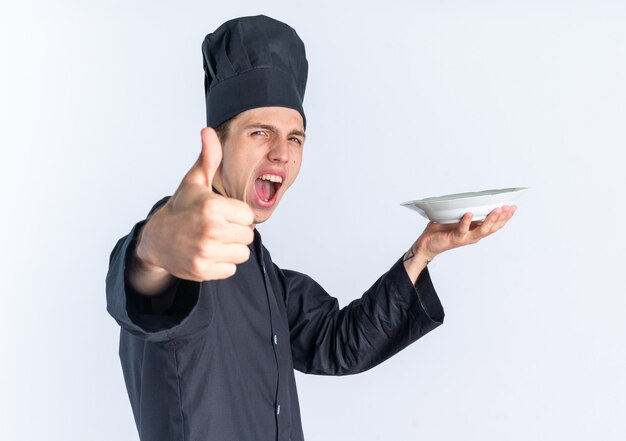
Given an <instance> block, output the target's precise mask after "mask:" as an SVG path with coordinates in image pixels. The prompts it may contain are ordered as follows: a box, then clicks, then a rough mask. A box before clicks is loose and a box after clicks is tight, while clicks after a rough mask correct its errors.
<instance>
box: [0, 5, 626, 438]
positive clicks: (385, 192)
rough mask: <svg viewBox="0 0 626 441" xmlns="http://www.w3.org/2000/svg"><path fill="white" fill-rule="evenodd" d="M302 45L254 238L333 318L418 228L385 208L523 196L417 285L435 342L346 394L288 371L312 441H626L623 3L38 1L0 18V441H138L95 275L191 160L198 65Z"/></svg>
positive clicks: (353, 381)
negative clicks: (232, 42) (262, 43)
mask: <svg viewBox="0 0 626 441" xmlns="http://www.w3.org/2000/svg"><path fill="white" fill-rule="evenodd" d="M259 13H262V14H265V15H269V16H271V17H274V18H277V19H279V20H281V21H284V22H286V23H289V24H290V25H291V26H293V27H294V28H295V29H296V30H297V32H298V33H299V35H300V37H301V38H302V39H303V40H304V42H305V45H306V50H307V56H308V60H309V65H310V71H309V81H308V88H307V93H306V97H305V111H306V113H307V118H308V121H309V125H308V127H307V135H308V139H307V144H306V146H305V153H304V163H303V167H302V170H301V174H300V176H299V178H298V180H297V181H296V184H295V185H294V186H293V187H292V189H291V190H290V191H289V192H288V193H287V196H286V197H285V198H284V199H283V202H282V204H281V206H280V207H279V208H278V210H277V211H276V213H275V216H274V217H273V218H272V219H271V220H270V221H269V222H267V223H265V224H263V225H261V226H259V231H260V232H261V233H262V234H263V238H264V242H265V244H266V246H267V247H268V248H269V250H270V251H271V252H272V255H273V257H274V260H275V262H276V263H277V264H278V265H279V266H282V267H284V268H291V269H296V270H300V271H303V272H306V273H308V274H309V275H311V276H312V277H313V278H315V279H316V280H317V281H318V282H320V283H321V284H322V286H324V287H325V288H326V289H327V290H328V291H329V292H330V293H331V294H332V295H334V296H336V297H337V298H338V299H339V301H340V304H341V305H346V304H347V303H348V302H349V301H350V300H352V299H354V298H356V297H357V296H359V295H360V294H361V293H362V292H363V291H364V290H365V289H366V288H367V287H369V286H370V284H371V283H372V282H373V281H374V280H376V278H378V276H379V275H380V274H382V273H383V272H384V271H386V270H387V269H388V268H389V267H390V266H391V265H392V264H393V263H394V262H395V260H396V259H398V258H399V257H400V255H401V254H402V253H403V252H404V251H406V249H407V248H408V247H409V246H410V245H411V244H412V243H413V241H414V240H415V239H416V238H417V237H418V236H419V234H420V233H421V231H422V229H423V228H424V227H425V225H426V221H425V220H424V219H422V218H421V217H419V215H418V214H417V213H415V212H412V211H409V210H407V209H406V208H403V207H401V206H400V205H399V204H400V203H401V202H403V201H406V200H410V199H418V198H422V197H427V196H437V195H441V194H446V193H455V192H463V191H477V190H483V189H488V188H502V187H513V186H529V187H532V190H530V191H529V192H527V193H526V194H525V195H524V196H523V197H522V198H521V199H520V200H519V203H518V206H519V209H518V211H517V213H516V215H515V217H514V218H513V220H512V221H511V222H510V223H509V224H508V225H507V227H506V228H505V229H503V230H502V231H500V232H499V233H498V234H496V235H494V236H492V237H489V238H487V239H485V240H484V241H482V242H481V243H479V244H477V245H475V246H471V247H466V248H463V249H457V250H453V251H450V252H448V253H445V254H443V255H441V256H439V257H438V258H437V259H436V260H435V261H434V262H433V263H432V264H431V265H430V271H431V275H432V278H433V281H434V284H435V287H436V289H437V291H438V293H439V295H440V297H441V300H442V303H443V305H444V308H445V311H446V319H445V323H444V324H443V325H442V326H441V327H439V328H437V329H436V330H435V331H433V332H432V333H431V334H429V335H427V336H426V337H424V338H423V339H422V340H420V341H418V342H416V343H415V344H414V345H412V346H410V347H409V348H407V349H406V350H404V351H403V352H401V353H400V354H398V355H397V356H396V357H394V358H392V359H390V360H389V361H388V362H386V363H384V364H382V365H380V366H379V367H377V368H375V369H373V370H371V371H369V372H366V373H364V374H361V375H357V376H351V377H337V378H329V377H316V376H305V375H300V374H299V375H298V376H297V380H298V386H299V394H300V403H301V407H302V412H303V424H304V430H305V435H306V436H307V439H308V440H312V441H314V440H325V441H335V440H337V441H338V440H360V441H370V440H371V441H373V440H397V441H408V440H417V439H420V440H423V441H431V440H438V441H439V440H446V441H448V440H459V439H463V440H503V439H504V440H555V439H567V440H592V439H593V440H599V439H602V440H624V439H626V418H625V417H626V379H625V375H624V373H625V372H626V344H625V342H624V338H625V336H626V323H625V317H626V300H625V295H624V294H625V292H624V291H625V290H624V283H623V278H624V262H625V259H624V257H623V250H624V245H626V244H625V240H624V231H625V228H624V223H625V221H626V216H625V215H626V210H625V209H624V205H623V190H624V188H625V187H626V185H625V184H626V180H625V178H624V175H623V167H624V159H623V158H624V154H623V150H624V148H625V147H626V130H625V123H626V81H625V79H626V26H624V23H626V3H624V2H623V1H617V0H616V1H608V0H604V1H602V0H595V1H565V0H563V1H550V0H548V1H527V2H516V1H495V0H494V1H476V2H464V1H461V0H456V1H435V0H428V1H421V0H417V1H411V2H409V1H403V2H393V1H390V2H386V4H385V5H384V6H383V5H382V2H369V1H358V2H357V1H352V2H339V1H315V2H314V1H308V2H300V1H295V0H293V1H278V0H277V1H272V0H267V1H263V2H259V1H239V2H225V1H224V2H216V1H211V2H209V1H203V2H200V1H183V2H165V1H146V0H142V1H139V0H137V1H135V0H132V1H128V0H127V1H107V2H95V1H63V0H59V1H55V2H44V1H41V2H34V1H21V2H17V1H14V2H11V1H6V0H3V1H2V3H1V6H0V63H1V69H0V146H1V148H2V160H1V161H0V184H1V185H2V188H4V191H3V193H2V199H1V200H2V204H1V206H2V214H1V216H0V222H2V224H1V229H2V230H1V231H2V241H1V247H2V257H1V259H2V260H1V262H0V263H1V265H0V271H1V280H2V314H1V319H0V326H1V328H0V338H1V339H2V340H1V342H2V352H3V356H2V363H1V366H2V367H1V368H0V373H1V375H0V389H1V392H0V405H1V407H0V412H1V415H2V423H1V424H0V438H2V439H3V440H29V441H30V440H42V439H45V440H49V441H56V440H89V441H99V440H129V441H130V440H136V439H137V434H136V429H135V427H134V421H133V419H132V413H131V408H130V405H129V402H128V398H127V395H126V390H125V387H124V383H123V377H122V372H121V368H120V364H119V359H118V355H117V345H118V332H119V330H118V327H117V324H116V323H115V321H114V320H113V319H112V318H111V317H110V316H108V314H107V312H106V310H105V294H104V286H105V285H104V280H105V274H106V271H107V267H108V258H109V253H110V252H111V250H112V248H113V246H114V245H115V242H116V241H117V240H118V239H119V238H120V237H122V236H124V235H126V234H127V233H128V232H129V231H130V228H131V227H132V225H133V224H134V223H135V222H137V221H139V220H141V219H143V218H144V217H145V216H146V215H147V213H148V211H149V209H150V207H152V205H153V204H154V203H155V202H156V201H157V200H159V199H160V198H161V197H163V196H165V195H170V194H172V193H173V192H174V190H175V189H176V187H177V186H178V184H179V182H180V180H181V179H182V177H183V175H184V174H185V172H186V171H187V170H188V169H189V168H190V167H191V165H192V164H193V162H194V161H195V160H196V158H197V156H198V154H199V152H200V137H199V134H200V129H201V128H202V127H203V124H204V121H205V114H204V112H205V110H204V96H203V71H202V57H201V51H200V44H201V42H202V39H203V38H204V36H205V35H206V34H207V33H208V32H211V31H213V30H214V29H215V28H217V26H219V25H220V24H221V23H222V22H224V21H225V20H227V19H230V18H233V17H237V16H242V15H256V14H259Z"/></svg>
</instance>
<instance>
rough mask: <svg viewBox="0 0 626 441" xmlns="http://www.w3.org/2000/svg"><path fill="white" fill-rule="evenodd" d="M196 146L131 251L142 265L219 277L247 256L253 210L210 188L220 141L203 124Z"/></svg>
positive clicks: (188, 275)
mask: <svg viewBox="0 0 626 441" xmlns="http://www.w3.org/2000/svg"><path fill="white" fill-rule="evenodd" d="M201 136H202V151H201V153H200V156H199V157H198V160H197V161H196V162H195V163H194V165H193V166H192V167H191V169H190V170H189V171H188V172H187V174H186V175H185V177H184V178H183V180H182V182H181V183H180V185H179V187H178V189H177V190H176V192H175V193H174V195H173V196H172V197H171V198H170V199H169V200H168V201H167V203H166V204H165V205H164V206H163V207H161V208H160V209H159V210H157V211H156V212H155V213H154V214H153V215H152V216H151V218H150V219H149V220H148V222H146V224H145V225H144V227H143V230H142V233H141V238H140V241H139V243H138V245H137V256H138V257H139V259H140V260H141V261H142V263H143V264H144V266H145V267H152V268H153V269H154V271H155V272H156V271H167V272H168V273H169V274H171V275H174V276H176V277H178V278H181V279H186V280H193V281H198V282H200V281H203V280H216V279H225V278H228V277H230V276H232V275H233V274H234V273H235V271H236V265H237V264H239V263H243V262H245V261H247V260H248V258H249V257H250V249H249V248H248V246H247V245H248V244H249V243H251V242H252V241H253V239H254V232H253V227H254V225H253V222H254V213H253V212H252V209H251V208H250V207H249V206H248V205H247V204H246V203H245V202H242V201H239V200H236V199H232V198H227V197H224V196H221V195H219V194H217V193H215V192H213V189H212V186H213V180H214V177H215V175H216V173H217V171H218V169H219V166H220V164H221V162H222V146H221V144H220V141H219V139H218V137H217V134H216V133H215V130H213V129H212V128H209V127H207V128H204V129H203V130H202V133H201Z"/></svg>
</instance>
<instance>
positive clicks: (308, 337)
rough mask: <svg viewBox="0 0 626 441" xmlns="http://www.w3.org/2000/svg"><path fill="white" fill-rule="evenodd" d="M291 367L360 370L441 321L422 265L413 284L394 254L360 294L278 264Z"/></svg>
mask: <svg viewBox="0 0 626 441" xmlns="http://www.w3.org/2000/svg"><path fill="white" fill-rule="evenodd" d="M278 271H279V273H280V274H281V275H282V280H283V284H284V286H285V301H286V307H287V316H288V320H289V326H290V338H291V348H292V356H293V363H294V367H295V368H296V369H297V370H299V371H301V372H305V373H312V374H321V375H348V374H356V373H359V372H363V371H366V370H368V369H370V368H372V367H374V366H376V365H378V364H379V363H381V362H383V361H384V360H386V359H388V358H389V357H391V356H392V355H394V354H396V353H397V352H399V351H400V350H402V349H403V348H405V347H406V346H408V345H409V344H411V343H413V342H414V341H416V340H417V339H418V338H420V337H421V336H423V335H425V334H426V333H428V332H430V331H431V330H433V329H434V328H436V327H437V326H439V325H440V324H442V323H443V318H444V311H443V307H442V306H441V303H440V301H439V298H438V296H437V293H436V292H435V289H434V287H433V284H432V282H431V279H430V274H429V272H428V269H427V268H425V269H424V270H423V271H422V273H421V274H420V275H419V277H418V279H417V281H416V283H415V285H413V284H412V283H411V279H410V278H409V275H408V274H407V272H406V269H405V268H404V264H403V262H402V258H400V259H399V260H398V261H397V262H396V263H395V264H394V265H393V266H392V267H391V269H390V270H389V271H388V272H386V273H385V274H383V275H382V276H381V277H380V278H379V279H378V280H377V281H376V282H375V283H374V284H373V285H372V286H371V288H369V289H368V290H367V291H366V292H365V293H364V294H363V296H362V297H361V298H360V299H357V300H354V301H353V302H351V303H350V304H349V305H347V306H345V307H344V308H342V309H339V306H338V302H337V299H335V298H334V297H331V296H330V295H328V293H327V292H326V291H325V290H324V289H323V288H322V287H321V286H320V285H319V284H317V283H316V282H315V281H314V280H313V279H311V278H310V277H308V276H307V275H305V274H302V273H298V272H296V271H290V270H280V269H278Z"/></svg>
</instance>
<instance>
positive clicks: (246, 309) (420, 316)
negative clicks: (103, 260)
mask: <svg viewBox="0 0 626 441" xmlns="http://www.w3.org/2000/svg"><path fill="white" fill-rule="evenodd" d="M202 51H203V55H204V69H205V73H206V76H205V91H206V103H207V126H208V127H207V128H205V129H203V130H202V133H201V139H202V151H201V153H200V156H199V158H198V160H197V161H196V163H195V164H194V165H193V167H191V169H190V170H189V171H188V173H187V174H186V175H185V177H184V178H183V180H182V182H181V184H180V186H179V187H178V189H177V190H176V192H175V193H174V194H173V195H172V196H171V197H166V198H163V199H162V200H161V201H159V202H158V203H157V204H156V205H155V206H154V207H153V208H152V210H151V212H150V213H149V215H148V218H147V219H145V220H142V221H141V222H138V223H137V224H136V225H135V226H134V227H133V229H132V230H131V231H130V233H129V234H128V235H127V236H125V237H123V238H122V239H120V240H119V242H118V243H117V245H116V246H115V248H114V249H113V251H112V253H111V258H110V266H109V271H108V274H107V279H106V291H107V309H108V311H109V312H110V313H111V315H112V316H113V317H114V318H115V319H116V320H117V321H118V323H119V324H120V326H121V334H120V358H121V361H122V368H123V372H124V378H125V381H126V386H127V390H128V394H129V398H130V401H131V405H132V409H133V413H134V417H135V422H136V424H137V428H138V431H139V435H140V438H141V439H142V440H145V441H173V440H191V441H200V440H202V441H204V440H216V441H217V440H219V441H231V440H232V441H248V440H249V441H268V440H279V441H287V440H291V441H298V440H303V439H304V435H303V431H302V426H301V421H300V410H299V406H298V396H297V392H296V384H295V379H294V369H298V370H299V371H302V372H306V373H314V374H323V375H346V374H355V373H358V372H362V371H364V370H367V369H370V368H372V367H373V366H376V365H377V364H379V363H381V362H382V361H384V360H385V359H387V358H389V357H390V356H392V355H393V354H395V353H397V352H398V351H400V350H401V349H403V348H405V347H406V346H408V345H409V344H411V343H412V342H414V341H415V340H417V339H418V338H419V337H421V336H422V335H424V334H426V333H427V332H429V331H431V330H432V329H434V328H435V327H437V326H438V325H440V324H441V323H442V322H443V317H444V313H443V309H442V306H441V303H440V302H439V299H438V297H437V294H436V292H435V289H434V288H433V285H432V283H431V280H430V277H429V273H428V269H427V267H426V265H427V263H428V262H429V261H431V260H432V259H433V258H434V257H435V256H437V255H438V254H440V253H441V252H443V251H446V250H449V249H451V248H455V247H458V246H461V245H466V244H469V243H475V242H477V241H478V240H480V239H481V238H483V237H485V236H487V235H489V234H491V233H493V232H495V231H497V230H498V229H499V228H501V227H502V226H503V225H504V224H505V223H506V222H507V221H508V220H509V219H510V218H511V216H512V215H513V212H514V211H515V207H507V206H504V207H502V208H500V209H496V210H494V211H493V212H492V213H491V214H490V215H489V217H488V218H487V219H486V220H485V221H484V222H482V223H478V222H474V223H472V222H471V215H470V214H468V215H466V216H464V217H463V219H462V221H461V222H460V223H459V224H456V225H436V224H432V223H431V224H429V225H428V226H427V227H426V229H425V230H424V232H423V233H422V234H421V235H420V236H419V238H418V239H417V240H416V241H415V243H413V245H412V246H411V247H410V249H409V251H407V252H406V253H404V255H402V256H401V257H399V259H398V260H397V261H396V262H395V263H394V264H393V265H392V266H391V268H390V269H389V271H387V272H386V273H385V274H383V275H382V276H380V277H379V278H378V280H376V282H375V283H374V284H373V285H372V286H371V288H370V289H369V290H368V291H367V292H365V293H364V294H363V295H362V297H360V298H359V299H357V300H355V301H353V302H352V303H350V304H349V305H348V306H346V307H344V308H342V309H339V307H338V303H337V300H336V299H335V298H333V297H331V296H329V295H328V294H327V293H326V292H325V291H324V289H323V288H322V287H321V286H320V285H318V284H317V283H316V282H315V281H314V280H313V279H311V278H310V277H308V276H307V275H305V274H302V273H299V272H296V271H290V270H285V269H280V268H278V267H277V266H276V265H275V264H273V263H272V259H271V257H270V254H269V252H268V250H267V249H266V248H265V247H264V246H263V245H262V243H261V236H260V234H259V233H258V231H257V229H256V228H255V227H256V225H257V224H260V223H262V222H264V221H266V220H267V219H269V217H270V216H271V215H272V213H273V212H274V210H275V209H276V207H277V206H278V204H279V203H280V201H281V199H282V197H283V196H284V194H285V192H286V191H287V190H288V189H289V187H290V186H291V184H292V183H293V182H294V180H295V179H296V177H297V176H298V171H299V170H300V165H301V163H302V156H303V148H304V144H305V138H306V137H305V128H306V119H305V115H304V110H303V108H302V101H303V97H304V90H305V86H306V80H307V70H308V64H307V60H306V56H305V49H304V44H303V43H302V41H301V40H300V38H299V37H298V35H297V34H296V32H295V31H294V30H293V29H292V28H291V27H289V26H288V25H286V24H284V23H281V22H279V21H277V20H274V19H271V18H269V17H266V16H262V15H261V16H255V17H241V18H237V19H233V20H230V21H228V22H226V23H224V24H223V25H221V26H220V27H219V28H218V29H217V30H216V31H215V32H213V33H211V34H209V35H207V37H206V38H205V40H204V43H203V45H202Z"/></svg>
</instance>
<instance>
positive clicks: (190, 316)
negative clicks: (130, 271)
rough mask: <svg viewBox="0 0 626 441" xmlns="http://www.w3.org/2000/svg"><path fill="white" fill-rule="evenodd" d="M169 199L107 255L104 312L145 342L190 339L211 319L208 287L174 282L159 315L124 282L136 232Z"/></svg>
mask: <svg viewBox="0 0 626 441" xmlns="http://www.w3.org/2000/svg"><path fill="white" fill-rule="evenodd" d="M168 199H169V196H166V197H165V198H163V199H161V200H160V201H159V202H157V203H156V204H155V205H154V206H153V207H152V209H151V210H150V213H149V214H148V216H147V218H146V219H144V220H142V221H140V222H138V223H137V224H135V226H134V227H133V228H132V230H131V231H130V233H129V234H128V235H126V236H124V237H122V238H121V239H120V240H119V241H118V242H117V244H116V245H115V247H114V248H113V251H112V252H111V255H110V258H109V269H108V272H107V276H106V298H107V311H108V312H109V314H111V316H113V318H114V319H115V320H116V321H117V322H118V323H119V325H120V326H121V327H122V328H123V329H126V330H127V331H129V332H130V333H131V334H133V335H135V336H137V337H139V338H141V339H145V340H149V341H157V342H165V341H170V340H174V339H178V338H185V337H190V336H193V335H195V334H197V333H198V332H200V331H201V330H203V329H204V328H206V327H208V325H209V321H210V318H211V314H210V312H211V305H210V302H211V296H210V295H209V293H203V295H200V294H201V291H202V290H205V291H210V290H212V289H213V285H212V284H204V283H200V282H194V281H190V280H183V279H178V280H177V283H176V287H175V293H174V297H173V301H172V303H171V306H169V308H168V309H167V310H165V311H163V312H159V313H155V312H153V307H152V302H153V298H150V297H147V296H144V295H142V294H139V293H138V292H137V291H135V290H134V289H133V288H132V287H131V285H130V284H129V283H128V282H127V279H126V267H127V263H128V259H129V257H130V255H131V254H132V253H133V252H134V250H135V246H136V242H137V236H138V233H139V231H140V229H141V227H143V225H144V224H145V223H146V222H147V220H148V219H149V217H150V216H151V215H152V214H153V213H154V212H155V211H157V210H158V209H160V208H161V207H162V206H163V205H165V203H166V202H167V200H168Z"/></svg>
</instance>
